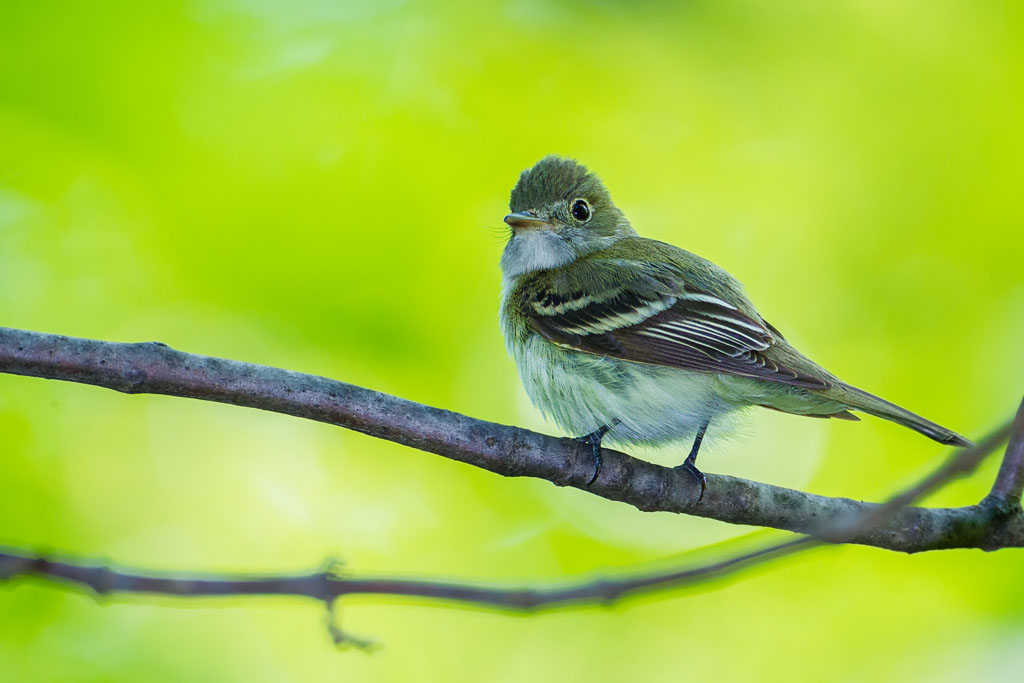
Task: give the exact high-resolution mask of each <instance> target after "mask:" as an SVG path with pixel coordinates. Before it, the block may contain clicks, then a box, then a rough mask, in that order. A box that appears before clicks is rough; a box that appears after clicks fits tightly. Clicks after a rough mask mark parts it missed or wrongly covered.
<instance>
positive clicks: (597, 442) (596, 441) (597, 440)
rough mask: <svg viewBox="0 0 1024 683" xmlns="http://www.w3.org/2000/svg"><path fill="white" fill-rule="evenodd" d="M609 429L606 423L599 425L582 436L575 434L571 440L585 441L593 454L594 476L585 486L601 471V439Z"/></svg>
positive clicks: (595, 479) (591, 482)
mask: <svg viewBox="0 0 1024 683" xmlns="http://www.w3.org/2000/svg"><path fill="white" fill-rule="evenodd" d="M609 429H611V427H609V426H608V425H601V426H600V427H598V428H597V429H595V430H594V431H592V432H590V433H589V434H585V435H584V436H577V437H575V438H574V439H573V440H574V441H579V442H580V443H585V444H587V445H589V446H590V448H591V452H592V453H593V454H594V476H592V477H591V478H590V481H588V482H587V486H590V485H591V484H593V483H594V482H595V481H597V475H598V474H600V473H601V439H603V438H604V435H605V434H607V433H608V430H609Z"/></svg>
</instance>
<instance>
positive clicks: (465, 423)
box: [0, 328, 1024, 552]
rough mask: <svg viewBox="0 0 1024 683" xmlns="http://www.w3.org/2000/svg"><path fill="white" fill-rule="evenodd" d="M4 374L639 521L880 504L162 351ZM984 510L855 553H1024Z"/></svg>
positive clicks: (2, 362) (75, 353)
mask: <svg viewBox="0 0 1024 683" xmlns="http://www.w3.org/2000/svg"><path fill="white" fill-rule="evenodd" d="M0 372H6V373H11V374H17V375H28V376H33V377H43V378H48V379H58V380H64V381H71V382H81V383H85V384H93V385H96V386H101V387H106V388H109V389H114V390H116V391H121V392H125V393H152V394H164V395H168V396H181V397H186V398H195V399H201V400H207V401H217V402H220V403H229V404H233V405H239V406H246V407H250V408H258V409H261V410H269V411H274V412H278V413H283V414H287V415H294V416H296V417H302V418H306V419H311V420H317V421H320V422H326V423H329V424H334V425H339V426H342V427H346V428H348V429H353V430H356V431H359V432H362V433H364V434H369V435H371V436H375V437H378V438H382V439H387V440H390V441H394V442H397V443H400V444H404V445H407V446H411V447H413V448H416V449H419V450H421V451H426V452H429V453H435V454H438V455H442V456H444V457H446V458H450V459H452V460H457V461H460V462H463V463H467V464H470V465H474V466H476V467H481V468H483V469H486V470H489V471H491V472H495V473H497V474H500V475H503V476H528V477H538V478H541V479H546V480H548V481H550V482H552V483H554V484H556V485H559V486H573V487H576V488H579V489H582V490H585V491H587V492H590V493H593V494H596V495H599V496H602V497H604V498H607V499H610V500H616V501H621V502H624V503H628V504H630V505H633V506H635V507H637V508H638V509H641V510H652V511H653V510H662V511H668V512H677V513H686V514H692V515H699V516H702V517H708V518H711V519H717V520H721V521H724V522H729V523H733V524H744V525H750V526H764V527H771V528H776V529H785V530H788V531H795V532H800V533H810V534H814V533H818V532H819V531H820V530H821V529H822V528H824V527H827V526H828V525H830V524H832V523H835V522H837V520H850V519H858V518H859V517H860V515H862V514H864V513H866V512H868V511H870V510H873V509H875V508H877V504H872V503H863V502H858V501H854V500H850V499H847V498H828V497H824V496H816V495H814V494H811V493H805V492H802V491H794V490H791V489H786V488H781V487H777V486H771V485H768V484H763V483H759V482H753V481H747V480H744V479H739V478H735V477H729V476H724V475H708V489H707V493H706V495H705V496H704V499H703V500H702V501H701V502H700V504H697V503H696V501H697V497H698V494H699V487H698V486H696V485H695V483H694V481H693V479H692V478H691V477H689V476H687V475H686V473H684V472H681V471H679V470H675V469H671V468H667V467H661V466H659V465H655V464H653V463H649V462H646V461H643V460H639V459H636V458H633V457H630V456H629V455H626V454H624V453H620V452H618V451H613V450H610V449H603V451H602V456H603V460H604V465H603V466H602V469H601V474H600V476H599V477H598V478H597V480H596V481H595V482H594V483H593V484H592V485H589V486H588V482H589V480H590V477H591V474H592V472H593V463H592V460H591V453H590V449H589V448H588V447H586V446H584V445H583V444H581V443H579V442H577V441H574V440H572V439H559V438H555V437H551V436H546V435H544V434H539V433H537V432H532V431H529V430H526V429H520V428H518V427H509V426H505V425H500V424H495V423H493V422H485V421H483V420H475V419H473V418H470V417H467V416H465V415H460V414H458V413H453V412H449V411H446V410H441V409H439V408H433V407H430V406H425V405H422V404H419V403H414V402H412V401H407V400H405V399H401V398H397V397H395V396H389V395H387V394H382V393H379V392H376V391H372V390H369V389H364V388H361V387H357V386H353V385H351V384H345V383H344V382H338V381H335V380H330V379H326V378H323V377H316V376H313V375H305V374H301V373H297V372H291V371H288V370H282V369H278V368H271V367H266V366H262V365H254V364H251V363H242V362H238V361H231V360H225V359H220V358H212V357H209V356H200V355H195V354H189V353H183V352H180V351H176V350H174V349H171V348H170V347H168V346H166V345H164V344H160V343H158V342H146V343H141V344H121V343H114V342H104V341H93V340H88V339H81V338H76V337H64V336H60V335H52V334H43V333H39V332H28V331H23V330H15V329H10V328H0ZM989 519H990V509H989V508H988V507H987V506H985V505H972V506H967V507H959V508H930V509H925V508H910V507H908V508H902V509H900V510H899V511H898V512H897V513H896V514H894V515H892V516H891V517H889V518H888V520H887V522H886V523H885V524H880V525H877V526H874V527H872V529H871V530H870V531H867V532H864V533H862V534H859V535H857V536H854V537H851V538H849V539H848V540H849V542H851V543H860V544H864V545H874V546H878V547H881V548H888V549H891V550H898V551H902V552H920V551H923V550H936V549H943V548H957V547H964V548H967V547H970V548H984V549H992V548H998V547H1008V546H1024V515H1021V514H1014V515H1011V516H1008V517H1007V518H1005V519H1004V520H1003V521H1002V523H1001V524H1000V525H999V526H998V527H996V528H992V527H991V526H990V525H989V524H988V521H989Z"/></svg>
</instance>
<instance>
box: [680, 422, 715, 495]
mask: <svg viewBox="0 0 1024 683" xmlns="http://www.w3.org/2000/svg"><path fill="white" fill-rule="evenodd" d="M709 424H711V418H710V417H709V418H708V419H706V420H704V422H702V423H701V425H700V428H699V429H697V436H696V437H695V438H694V439H693V446H692V447H691V448H690V454H689V455H688V456H686V460H684V461H683V464H681V465H677V466H676V469H677V470H686V471H687V472H689V473H690V476H691V477H693V478H694V479H696V480H697V483H698V484H700V497H699V498H697V502H698V503H699V502H700V501H701V500H703V498H704V491H706V490H707V488H708V478H707V477H705V476H704V473H703V472H701V471H700V470H698V469H697V451H699V450H700V442H701V441H703V440H704V432H706V431H707V430H708V425H709Z"/></svg>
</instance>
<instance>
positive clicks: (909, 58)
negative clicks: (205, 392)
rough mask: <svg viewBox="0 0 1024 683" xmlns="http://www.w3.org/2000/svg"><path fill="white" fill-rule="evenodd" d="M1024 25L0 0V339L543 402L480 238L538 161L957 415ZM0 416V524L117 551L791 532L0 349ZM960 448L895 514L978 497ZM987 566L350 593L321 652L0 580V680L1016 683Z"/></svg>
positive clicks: (282, 559) (439, 556) (271, 633)
mask: <svg viewBox="0 0 1024 683" xmlns="http://www.w3.org/2000/svg"><path fill="white" fill-rule="evenodd" d="M1021 29H1022V17H1021V7H1020V6H1019V5H1017V4H1015V3H1001V2H991V3H981V2H961V1H954V0H942V1H934V0H927V1H925V0H919V1H910V2H900V3H893V2H888V1H885V0H874V1H871V0H861V1H849V2H835V3H821V2H816V1H813V0H807V1H802V2H786V3H778V2H767V1H752V0H749V1H748V0H736V1H729V2H710V1H691V2H684V3H679V4H670V3H661V2H653V1H647V2H610V1H608V2H600V3H587V2H582V1H578V2H561V3H549V2H540V1H536V0H515V1H512V2H497V3H470V2H456V1H449V2H431V3H427V2H402V1H392V2H376V1H370V0H367V1H365V2H346V1H343V0H335V1H328V0H323V1H317V0H301V1H297V2H273V1H271V0H210V1H208V2H202V1H199V0H195V1H193V2H161V3H136V2H103V1H98V2H89V3H81V2H25V1H21V0H9V1H7V2H4V3H2V4H0V313H2V316H0V324H3V325H6V326H11V327H19V328H26V329H33V330H40V331H46V332H56V333H63V334H70V335H77V336H85V337H93V338H99V339H108V340H117V341H144V340H153V339H156V340H161V341H164V342H167V343H169V344H171V345H173V346H175V347H177V348H180V349H183V350H187V351H193V352H198V353H204V354H210V355H219V356H226V357H229V358H235V359H241V360H247V361H254V362H260V363H266V364H270V365H275V366H282V367H286V368H291V369H295V370H301V371H306V372H312V373H316V374H321V375H326V376H329V377H334V378H338V379H342V380H345V381H348V382H353V383H356V384H360V385H363V386H368V387H372V388H374V389H378V390H381V391H386V392H391V393H395V394H398V395H401V396H404V397H407V398H410V399H414V400H417V401H422V402H425V403H429V404H432V405H437V406H442V407H445V408H449V409H453V410H457V411H462V412H466V413H469V414H471V415H473V416H476V417H480V418H485V419H489V420H495V421H499V422H504V423H516V424H521V425H524V426H529V427H533V428H537V429H546V430H549V431H550V430H553V427H551V426H549V425H545V424H544V422H543V421H542V420H541V418H540V417H539V416H538V415H537V413H536V412H535V411H534V410H533V409H532V408H531V407H530V406H529V404H528V402H527V400H526V399H525V396H524V393H523V391H522V389H521V388H520V386H519V382H518V378H517V376H516V373H515V369H514V367H513V365H512V363H511V361H510V360H509V359H508V358H507V357H506V355H505V351H504V347H503V342H502V339H501V336H500V332H499V330H498V325H497V315H496V308H497V302H498V287H499V279H500V278H499V271H498V267H497V260H498V257H499V254H500V251H501V248H502V242H503V238H504V235H503V233H502V231H501V230H500V229H499V228H500V227H501V225H502V224H501V218H502V216H503V215H504V212H505V209H506V202H507V197H508V191H509V189H510V188H511V186H512V184H513V183H514V181H515V179H516V177H517V175H518V173H519V172H520V170H521V169H523V168H524V167H527V166H529V165H531V164H532V163H534V162H535V161H536V160H537V159H538V158H540V157H541V156H543V155H545V154H548V153H559V154H564V155H569V156H574V157H577V158H579V159H580V160H581V161H583V162H585V163H586V164H588V165H589V166H590V167H591V168H592V169H594V170H595V171H597V172H598V173H599V174H600V175H601V176H602V177H603V178H604V180H605V181H606V183H607V184H608V185H609V187H610V188H611V190H612V192H613V195H614V197H615V198H616V200H617V202H618V204H619V205H620V206H621V207H622V208H623V209H624V210H625V211H626V213H627V215H628V216H629V217H630V218H631V219H632V220H633V222H634V225H635V226H636V227H637V228H638V229H639V230H640V231H641V233H642V234H645V235H647V236H650V237H656V238H659V239H664V240H667V241H670V242H673V243H676V244H678V245H680V246H684V247H686V248H689V249H691V250H693V251H695V252H697V253H699V254H701V255H703V256H706V257H708V258H711V259H712V260H714V261H716V262H718V263H719V264H721V265H722V266H724V267H726V268H727V269H729V270H730V271H731V272H733V273H734V274H736V275H737V277H739V278H740V279H741V280H742V281H743V282H744V283H745V284H746V285H747V287H748V290H749V291H750V292H751V294H752V297H753V299H754V300H755V302H757V303H758V305H759V306H760V307H761V309H762V311H763V312H764V314H765V315H766V317H768V318H769V319H770V320H771V321H772V322H773V323H774V324H775V325H776V326H777V327H779V328H781V329H782V330H783V331H784V332H785V333H786V335H787V337H789V338H790V339H791V340H792V341H794V342H795V343H796V344H797V345H798V346H800V347H802V348H803V349H805V350H806V351H807V352H808V353H809V355H811V356H812V357H814V358H816V359H817V360H819V361H820V362H821V363H823V364H824V365H826V366H828V367H829V368H830V369H832V370H833V371H834V372H836V373H837V374H839V375H840V376H842V377H844V378H846V379H848V380H849V381H851V382H853V383H856V384H858V385H860V386H862V387H864V388H867V389H869V390H871V391H873V392H876V393H879V394H881V395H882V396H885V397H887V398H889V399H891V400H893V401H897V402H899V403H902V404H904V405H907V406H908V407H910V408H911V409H913V410H916V411H918V412H921V413H922V414H924V415H926V416H928V417H930V418H932V419H935V420H937V421H939V422H942V423H943V424H947V425H949V426H950V427H952V428H955V429H958V430H960V431H963V432H964V433H966V434H968V435H972V436H975V437H977V436H980V435H982V434H983V433H984V432H985V431H986V430H988V429H989V428H991V427H992V426H993V425H995V424H996V423H997V422H999V421H1001V420H1003V419H1006V418H1007V417H1008V416H1009V415H1010V414H1012V411H1013V410H1014V408H1015V406H1016V404H1017V401H1018V400H1019V399H1020V395H1021V389H1022V387H1024V357H1022V354H1021V342H1022V339H1024V265H1022V264H1024V229H1022V225H1024V207H1022V204H1021V200H1020V197H1021V195H1020V191H1021V187H1022V182H1024V169H1022V164H1021V159H1022V157H1024V128H1022V126H1021V123H1020V122H1021V120H1024V101H1022V89H1021V83H1022V80H1021V79H1022V75H1024V73H1022V71H1024V69H1022V67H1024V60H1022V52H1021V50H1022V48H1021V44H1020V34H1021ZM0 434H2V435H3V437H2V444H3V445H2V447H0V472H2V476H0V529H2V531H0V542H2V543H3V544H9V545H17V546H24V547H30V548H42V549H52V550H56V551H61V552H67V553H73V554H76V555H81V556H84V557H88V558H92V559H96V560H99V561H110V562H114V563H118V564H120V565H127V566H133V567H141V568H147V569H151V570H165V571H252V572H275V571H298V570H305V569H309V568H315V567H318V566H320V565H321V564H322V563H323V562H324V561H325V559H326V558H328V557H336V558H340V559H343V560H344V561H345V563H346V566H347V568H348V570H349V571H350V572H352V573H354V574H360V573H381V572H383V573H389V574H401V575H414V576H424V577H443V578H460V579H472V580H491V579H496V580H508V581H516V582H549V581H555V580H558V579H564V578H569V577H580V576H586V575H589V574H592V573H596V572H604V573H614V572H618V571H629V569H630V567H633V566H634V565H637V564H640V565H643V566H650V563H663V562H666V561H700V560H701V559H706V558H707V557H714V556H717V555H718V554H720V553H723V552H728V551H729V549H730V548H731V545H730V544H734V543H737V542H741V543H749V542H750V539H749V538H747V539H744V538H743V537H747V536H748V535H749V534H752V533H753V534H758V535H759V536H760V538H761V540H768V539H769V538H782V537H784V535H783V534H781V533H773V532H763V531H761V532H758V531H757V530H753V529H747V528H743V527H736V526H730V525H725V524H721V523H718V522H712V521H707V520H700V519H692V518H689V517H685V516H673V515H668V514H645V513H641V512H638V511H636V510H633V509H632V508H628V507H625V506H622V505H618V504H615V503H611V502H608V501H605V500H601V499H597V498H596V497H594V496H590V495H587V494H585V493H581V492H579V491H575V490H561V489H556V488H555V487H554V486H552V485H550V484H548V483H546V482H543V481H532V480H513V479H503V478H500V477H497V476H494V475H491V474H488V473H486V472H482V471H478V470H474V469H473V468H471V467H468V466H464V465H460V464H456V463H453V462H450V461H446V460H444V459H442V458H438V457H436V456H433V455H427V454H423V453H420V452H417V451H414V450H411V449H407V448H403V447H400V446H397V445H394V444H390V443H384V442H380V441H375V440H373V439H370V438H368V437H364V436H361V435H358V434H355V433H350V432H345V431H343V430H340V429H337V428H332V427H328V426H325V425H319V424H313V423H307V422H303V421H300V420H297V419H293V418H288V417H283V416H280V415H272V414H264V413H260V412H256V411H251V410H244V409H239V408H233V407H228V406H221V405H213V404H204V403H200V402H195V401H188V400H183V399H173V398H166V397H147V396H123V395H119V394H116V393H113V392H108V391H105V390H100V389H96V388H92V387H86V386H76V385H71V384H61V383H55V382H47V381H43V380H38V379H29V378H20V377H12V376H6V375H4V376H0ZM642 455H643V456H644V457H648V458H650V459H652V460H656V461H658V462H664V463H674V462H677V461H678V460H679V459H680V458H681V457H682V453H680V452H673V451H671V450H666V451H656V452H649V453H643V454H642ZM943 455H944V452H943V449H942V448H940V447H938V446H937V445H935V444H933V443H931V442H929V441H928V440H926V439H924V438H922V437H920V436H918V435H916V434H914V433H912V432H910V431H908V430H904V429H900V428H899V427H896V426H894V425H891V424H889V423H884V422H881V421H879V420H873V419H870V418H868V419H866V420H865V421H864V422H862V423H860V424H851V423H843V422H838V423H837V422H835V421H832V422H824V421H815V420H805V419H800V418H795V417H791V416H786V415H781V414H775V413H769V412H768V411H763V412H762V413H760V414H754V415H751V419H750V421H749V422H748V423H747V426H746V427H745V429H744V432H743V433H742V434H739V435H738V436H736V438H733V439H727V440H725V441H722V440H719V441H717V442H715V443H712V444H711V446H710V448H709V449H708V450H707V451H706V452H705V453H704V454H703V457H702V460H703V462H704V468H705V469H707V470H708V471H713V472H726V473H729V474H733V475H737V476H743V477H748V478H755V479H760V480H763V481H767V482H770V483H773V484H778V485H783V486H791V487H800V488H804V489H807V490H810V491H814V492H817V493H821V494H828V495H843V496H849V497H853V498H862V499H869V500H877V499H880V498H882V497H884V496H885V495H887V493H889V492H891V491H893V490H895V489H897V488H898V487H900V486H903V485H906V484H907V483H909V482H911V481H913V480H914V478H915V477H919V476H920V475H921V474H923V473H924V472H926V471H927V470H928V468H930V467H932V466H934V465H935V464H936V463H937V462H939V460H940V459H941V458H942V457H943ZM995 467H996V461H995V460H992V461H991V462H989V463H988V464H987V465H986V466H985V467H984V469H983V471H980V472H979V473H978V474H977V475H976V476H974V477H972V478H971V479H969V480H966V481H963V482H958V483H956V484H955V485H953V486H950V487H949V488H948V489H947V490H945V491H943V492H942V493H941V494H939V495H936V496H935V497H934V498H933V500H932V501H931V502H933V503H934V504H956V505H958V504H970V503H973V502H976V501H977V500H978V499H979V498H980V497H981V496H982V495H984V493H985V491H986V489H987V486H988V484H989V483H990V482H991V479H992V476H993V474H994V472H995ZM736 539H740V540H739V541H737V540H736ZM755 540H757V537H755ZM723 544H724V545H723ZM708 545H713V547H712V549H711V550H703V551H699V552H698V554H697V555H693V554H692V551H693V550H694V549H697V548H701V547H704V546H708ZM687 553H691V554H687ZM673 558H674V559H673ZM1022 562H1024V558H1022V557H1021V555H1020V553H1019V552H1018V551H1014V550H1004V551H1001V552H997V553H992V554H985V553H982V552H980V551H949V552H939V553H930V554H925V555H920V556H914V557H907V556H903V555H899V554H895V553H891V552H886V551H880V550H874V549H866V548H852V547H851V548H830V549H823V550H818V551H815V552H813V553H811V554H807V555H805V556H800V557H795V558H792V559H789V560H786V561H781V562H776V563H774V564H772V565H769V566H766V567H764V568H762V569H758V570H755V571H749V572H746V573H744V574H742V575H740V576H739V577H737V578H734V579H731V580H729V581H727V582H719V583H715V584H711V585H709V586H703V587H701V588H699V589H689V590H684V591H676V592H673V593H670V594H663V595H658V596H655V597H647V598H643V599H636V600H631V601H627V602H626V603H623V604H620V605H616V606H613V607H610V608H586V609H582V608H579V609H566V610H560V611H557V612H554V613H549V614H543V615H536V616H530V617H523V616H515V615H508V614H502V613H495V612H488V611H476V610H468V609H464V608H454V607H450V606H445V605H438V604H428V603H414V602H407V601H397V600H387V599H352V600H348V601H346V602H345V603H344V604H343V605H342V612H341V617H342V621H343V626H344V627H345V628H346V629H348V630H350V631H352V632H354V633H357V634H359V635H362V636H368V637H371V638H373V639H376V640H378V641H380V642H382V643H383V648H382V649H380V650H379V651H378V652H376V653H375V654H372V655H364V654H362V653H359V652H352V651H348V652H339V651H337V650H335V648H334V647H333V646H332V644H331V643H330V641H329V638H328V636H327V633H326V629H325V627H324V622H325V615H324V612H323V610H322V608H321V607H319V606H317V605H316V604H313V603H310V602H306V601H302V600H298V599H287V598H277V599H269V598H267V599H261V598H252V599H241V598H240V599H229V600H189V601H186V600H172V599H150V598H147V599H138V598H119V599H104V600H101V601H96V600H94V599H93V598H91V597H88V596H86V595H83V594H80V593H76V592H73V591H68V590H64V589H60V588H55V587H54V586H52V585H49V584H46V583H43V582H38V581H18V582H16V583H13V584H6V585H4V586H3V588H2V589H0V679H2V680H5V681H71V680H74V681H181V680H188V681H247V682H259V681H314V680H316V681H320V680H360V681H411V680H415V681H432V680H437V681H482V680H486V681H520V680H533V679H540V680H590V681H622V680H643V681H679V680H708V679H714V680H765V681H772V680H800V679H803V680H808V679H813V680H851V681H852V680H863V679H868V678H870V679H873V680H900V681H909V680H928V681H958V680H963V679H965V678H966V677H968V676H970V677H971V678H979V679H980V678H985V679H986V680H1019V676H1020V670H1021V668H1022V667H1024V654H1022V653H1024V584H1022V582H1021V580H1020V577H1021V569H1022Z"/></svg>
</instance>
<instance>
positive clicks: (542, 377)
mask: <svg viewBox="0 0 1024 683" xmlns="http://www.w3.org/2000/svg"><path fill="white" fill-rule="evenodd" d="M511 351H512V355H513V357H514V359H515V361H516V365H517V366H518V368H519V374H520V377H521V378H522V381H523V385H524V387H525V388H526V393H527V394H528V395H529V397H530V400H532V401H533V403H534V405H536V406H537V407H538V408H539V409H540V410H541V411H542V412H544V413H545V415H547V416H549V417H550V418H551V419H552V420H554V421H555V423H557V424H558V425H559V426H560V427H561V428H562V429H564V430H566V431H567V432H569V433H570V434H572V435H574V436H582V435H584V434H589V433H590V432H593V431H595V430H597V429H598V428H600V427H602V426H608V427H610V428H611V429H610V431H609V432H608V434H607V436H606V437H605V438H606V439H607V440H608V441H609V442H611V443H618V444H620V445H630V444H645V445H652V446H654V445H660V444H665V443H668V442H671V441H676V440H680V439H689V438H692V437H693V435H694V434H695V433H696V431H697V429H698V427H699V426H700V425H701V424H702V423H703V422H704V421H705V420H707V419H709V418H710V419H712V420H714V419H715V418H716V417H717V416H721V415H723V414H725V413H728V412H731V411H734V410H736V409H738V408H741V407H744V406H745V405H749V404H748V403H745V402H736V401H735V400H734V399H732V398H731V397H729V396H728V393H729V392H727V391H723V386H722V384H721V383H720V381H719V380H718V378H717V375H715V374H711V373H697V372H689V371H686V370H680V369H676V368H666V367H659V366H653V365H646V364H641V363H631V362H627V361H622V360H618V359H616V358H609V357H605V356H597V355H594V354H589V353H585V352H582V351H574V350H571V349H565V348H559V347H556V346H554V345H553V344H552V343H551V342H549V341H547V340H545V339H543V338H542V337H540V336H539V335H530V337H529V338H528V339H527V340H526V341H525V343H523V344H516V345H515V348H512V349H511Z"/></svg>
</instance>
